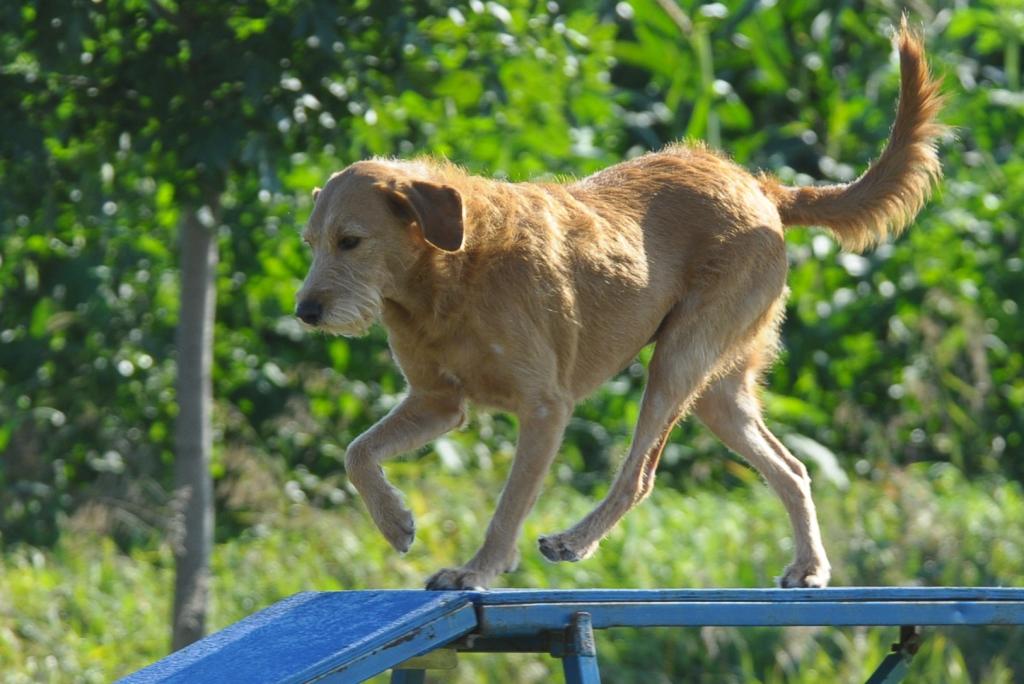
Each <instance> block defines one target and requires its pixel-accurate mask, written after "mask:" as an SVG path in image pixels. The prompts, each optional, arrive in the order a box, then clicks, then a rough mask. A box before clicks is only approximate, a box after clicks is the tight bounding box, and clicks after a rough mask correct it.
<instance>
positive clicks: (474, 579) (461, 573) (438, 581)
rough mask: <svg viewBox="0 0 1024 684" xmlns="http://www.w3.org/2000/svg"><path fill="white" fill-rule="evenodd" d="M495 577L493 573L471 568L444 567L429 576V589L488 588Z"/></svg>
mask: <svg viewBox="0 0 1024 684" xmlns="http://www.w3.org/2000/svg"><path fill="white" fill-rule="evenodd" d="M493 578H494V576H493V575H492V574H489V573H485V572H483V571H480V570H471V569H469V568H444V569H442V570H438V571H437V572H435V573H434V574H433V575H431V576H430V577H429V578H427V589H429V590H430V591H445V590H449V591H450V590H456V589H476V590H480V589H486V588H487V585H488V584H490V583H491V580H492V579H493Z"/></svg>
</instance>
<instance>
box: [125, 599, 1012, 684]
mask: <svg viewBox="0 0 1024 684" xmlns="http://www.w3.org/2000/svg"><path fill="white" fill-rule="evenodd" d="M710 625H717V626H790V625H793V626H795V625H822V626H853V625H863V626H883V625H892V626H908V625H914V626H930V625H1024V589H1008V588H974V589H968V588H947V587H929V588H917V587H914V588H898V587H859V588H836V589H806V590H805V589H664V590H630V589H608V590H601V589H594V590H544V591H538V590H516V589H512V590H495V591H479V592H476V591H453V592H428V591H349V592H307V593H302V594H297V595H295V596H293V597H291V598H289V599H286V600H284V601H281V602H279V603H276V604H274V605H273V606H270V607H269V608H267V609H265V610H263V611H260V612H259V613H256V614H254V615H252V616H250V617H248V618H246V619H245V620H242V621H241V622H238V623H236V624H234V625H232V626H230V627H228V628H226V629H224V630H222V631H220V632H217V633H216V634H213V635H211V636H209V637H207V638H205V639H203V640H201V641H199V642H197V643H195V644H193V645H191V646H189V647H188V648H186V649H183V650H181V651H179V652H177V653H174V654H172V655H170V656H168V657H167V658H164V659H163V660H161V661H159V662H157V663H155V664H153V665H151V666H149V667H147V668H145V669H143V670H140V671H138V672H136V673H135V674H132V675H129V676H128V677H126V678H124V679H123V680H121V681H122V682H125V683H126V684H143V683H147V684H148V683H150V682H224V681H245V682H266V683H268V684H269V683H271V682H274V683H282V684H283V683H289V684H292V683H299V682H311V681H314V680H315V681H317V682H325V683H326V682H359V681H362V680H364V679H367V678H369V677H371V676H373V675H375V674H379V673H381V672H385V671H387V670H388V669H390V668H393V667H395V666H396V665H398V664H400V663H403V662H404V661H406V660H408V659H409V658H412V657H414V656H417V655H421V654H424V653H427V652H429V651H432V650H434V649H436V648H440V647H443V646H450V647H454V648H456V649H457V650H460V651H541V652H549V653H551V654H553V655H556V656H558V657H561V658H563V663H564V665H565V671H566V676H567V678H568V681H581V682H584V681H585V682H596V681H598V679H597V677H599V675H598V673H597V665H596V664H597V660H596V654H595V653H593V652H592V649H591V651H587V649H586V648H583V647H582V646H581V644H583V645H585V644H590V643H592V639H593V636H592V629H605V628H609V627H644V626H678V627H682V626H690V627H692V626H710ZM915 649H916V646H915ZM910 655H912V652H911V653H909V654H908V653H904V654H903V655H901V656H900V657H901V658H904V660H906V661H909V657H910ZM894 657H895V656H894ZM905 669H906V668H905V667H903V668H902V670H904V671H905ZM584 671H589V672H590V674H589V675H586V676H584V675H582V674H580V673H581V672H584ZM410 674H411V673H410ZM405 679H407V680H409V681H415V679H413V678H410V677H409V676H408V675H405ZM873 681H885V682H894V681H898V679H897V678H893V677H885V678H882V679H877V680H873Z"/></svg>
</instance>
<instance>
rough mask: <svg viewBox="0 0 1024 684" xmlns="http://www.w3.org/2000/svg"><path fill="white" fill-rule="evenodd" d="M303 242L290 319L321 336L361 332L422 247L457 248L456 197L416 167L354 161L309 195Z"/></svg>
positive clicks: (460, 229)
mask: <svg viewBox="0 0 1024 684" xmlns="http://www.w3.org/2000/svg"><path fill="white" fill-rule="evenodd" d="M313 201H314V207H313V213H312V215H311V216H310V218H309V224H308V225H307V226H306V229H305V231H303V239H304V240H305V241H306V243H307V244H308V245H309V246H310V247H311V248H312V250H313V263H312V265H311V266H310V269H309V274H308V275H307V276H306V280H305V282H304V283H303V284H302V288H301V289H300V290H299V292H298V294H297V295H296V305H297V306H296V310H295V315H296V316H298V317H299V320H301V321H302V322H303V323H305V324H306V325H308V326H310V327H313V328H316V329H318V330H323V331H324V332H329V333H334V334H339V335H346V336H355V335H361V334H364V333H365V332H366V331H367V330H368V329H369V327H370V325H371V324H372V323H373V321H374V320H375V319H376V318H377V317H378V315H379V313H380V309H381V305H382V302H383V300H384V299H386V298H388V297H389V296H391V295H392V294H393V292H394V288H395V287H397V283H396V281H397V279H399V278H400V277H401V276H402V275H403V274H405V273H406V272H407V271H408V269H409V268H410V266H411V264H413V263H415V262H416V261H417V259H418V258H419V257H420V256H422V254H423V251H424V250H441V251H444V252H457V251H459V250H460V249H462V243H463V237H464V223H463V216H462V197H461V195H460V194H459V192H458V191H457V190H455V189H454V188H452V187H450V186H448V185H444V184H440V183H436V182H433V181H430V180H424V174H423V173H422V172H419V173H417V167H416V165H404V164H400V163H392V162H360V163H357V164H353V165H352V166H350V167H348V168H347V169H345V170H344V171H342V172H340V173H336V174H334V175H333V176H331V178H330V179H329V180H328V181H327V184H326V185H325V186H324V188H323V190H320V189H317V190H314V191H313Z"/></svg>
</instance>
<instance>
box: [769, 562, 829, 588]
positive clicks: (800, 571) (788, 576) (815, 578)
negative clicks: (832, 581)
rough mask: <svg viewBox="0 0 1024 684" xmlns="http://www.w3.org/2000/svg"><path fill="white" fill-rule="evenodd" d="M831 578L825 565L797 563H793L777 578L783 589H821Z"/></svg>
mask: <svg viewBox="0 0 1024 684" xmlns="http://www.w3.org/2000/svg"><path fill="white" fill-rule="evenodd" d="M830 577H831V573H830V572H829V567H828V564H827V563H824V564H818V563H797V562H793V563H791V564H790V565H789V566H787V567H786V569H785V570H784V571H783V573H782V577H779V578H778V583H779V586H780V587H782V588H783V589H797V588H807V589H822V588H824V587H827V586H828V580H829V578H830Z"/></svg>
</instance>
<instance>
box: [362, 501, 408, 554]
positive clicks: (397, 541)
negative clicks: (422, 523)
mask: <svg viewBox="0 0 1024 684" xmlns="http://www.w3.org/2000/svg"><path fill="white" fill-rule="evenodd" d="M372 513H373V520H374V522H375V523H377V527H378V529H380V531H381V534H383V535H384V538H385V539H387V540H388V543H389V544H391V546H393V547H395V550H396V551H399V552H400V553H405V552H406V551H408V550H409V547H410V546H412V542H413V539H415V538H416V521H415V520H414V519H413V517H412V511H410V510H409V509H408V508H405V507H404V506H402V505H401V504H397V503H396V504H393V505H390V506H387V507H385V508H382V509H380V510H377V511H372Z"/></svg>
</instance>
